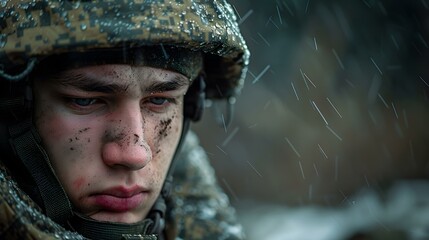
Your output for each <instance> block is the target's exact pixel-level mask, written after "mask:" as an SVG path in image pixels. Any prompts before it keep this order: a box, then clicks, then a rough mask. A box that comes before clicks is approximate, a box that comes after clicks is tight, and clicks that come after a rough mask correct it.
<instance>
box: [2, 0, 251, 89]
mask: <svg viewBox="0 0 429 240" xmlns="http://www.w3.org/2000/svg"><path fill="white" fill-rule="evenodd" d="M1 4H2V10H0V11H1V12H0V16H1V19H0V26H1V33H0V47H1V48H0V60H1V61H0V62H1V65H2V66H1V68H2V69H1V71H2V73H3V74H2V75H5V74H9V75H13V74H16V73H17V71H18V72H19V70H17V69H20V70H21V71H22V69H25V66H26V65H28V64H29V63H31V62H30V61H31V59H35V60H40V59H42V58H44V57H46V56H50V55H55V54H61V53H67V52H86V51H90V50H97V49H100V50H101V49H106V48H107V49H115V48H116V49H123V48H124V46H125V47H140V46H153V45H159V46H174V47H178V48H184V49H190V50H192V51H202V52H203V53H204V64H205V66H204V70H205V74H206V79H205V80H206V84H207V89H206V94H207V97H208V98H228V97H231V96H234V95H235V94H237V93H238V92H239V90H240V88H241V87H242V85H243V81H244V77H245V73H246V66H247V65H248V59H249V51H248V49H247V47H246V44H245V42H244V40H243V37H242V36H241V34H240V32H239V28H238V24H237V21H236V17H235V15H234V12H233V10H232V8H231V6H230V5H229V4H227V3H226V2H225V1H193V0H182V1H171V2H165V1H161V0H160V1H137V0H135V1H125V0H107V1H72V0H68V1H67V0H57V1H52V0H49V1H46V0H45V1H34V0H19V1H18V0H11V1H2V3H1ZM163 49H164V48H163ZM164 53H165V52H164ZM165 54H168V53H165Z"/></svg>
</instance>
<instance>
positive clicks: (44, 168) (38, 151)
mask: <svg viewBox="0 0 429 240" xmlns="http://www.w3.org/2000/svg"><path fill="white" fill-rule="evenodd" d="M9 132H10V135H11V138H10V143H11V145H12V147H13V148H14V149H15V152H16V154H17V156H18V157H19V158H20V159H21V161H22V162H23V163H24V165H25V167H26V168H27V170H28V172H29V173H30V174H31V176H32V177H33V179H34V181H35V182H36V185H37V187H38V188H39V192H40V195H41V197H42V199H43V203H44V205H45V206H44V207H45V211H46V214H47V215H48V217H50V218H51V219H52V220H54V221H55V222H57V223H59V224H61V225H63V226H66V223H67V220H68V219H69V218H70V217H71V216H72V208H71V205H70V202H69V200H68V198H67V195H66V193H65V191H64V189H63V188H62V187H61V184H60V182H59V181H58V178H57V177H56V175H55V174H54V171H53V169H52V166H51V165H50V163H49V160H48V156H47V154H46V152H45V151H44V150H43V149H42V147H41V146H40V142H41V140H40V136H39V135H38V133H37V132H36V131H35V129H34V128H33V125H32V121H31V119H27V120H25V121H23V122H21V123H19V124H17V125H14V126H11V127H10V128H9Z"/></svg>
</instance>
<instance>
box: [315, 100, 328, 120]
mask: <svg viewBox="0 0 429 240" xmlns="http://www.w3.org/2000/svg"><path fill="white" fill-rule="evenodd" d="M311 102H312V103H313V105H314V107H315V108H316V110H317V111H318V112H319V114H320V116H321V117H322V118H323V121H324V122H325V124H326V125H329V124H328V121H326V119H325V117H324V116H323V114H322V112H321V111H320V110H319V108H318V107H317V105H316V103H315V102H314V101H311Z"/></svg>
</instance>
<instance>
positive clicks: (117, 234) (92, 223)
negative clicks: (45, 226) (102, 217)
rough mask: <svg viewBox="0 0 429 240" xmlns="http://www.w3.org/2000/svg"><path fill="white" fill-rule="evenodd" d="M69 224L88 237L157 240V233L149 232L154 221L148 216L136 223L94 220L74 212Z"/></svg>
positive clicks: (114, 239) (116, 239) (107, 239)
mask: <svg viewBox="0 0 429 240" xmlns="http://www.w3.org/2000/svg"><path fill="white" fill-rule="evenodd" d="M70 225H71V227H72V229H73V230H75V231H77V232H79V233H80V234H81V235H82V236H84V237H86V238H89V239H103V240H110V239H112V240H119V239H124V240H134V239H136V240H137V239H138V240H159V238H158V237H157V234H153V233H151V229H152V228H153V226H154V225H155V223H154V221H153V220H152V219H150V218H146V219H144V220H143V221H141V222H138V223H132V224H129V223H127V224H125V223H113V222H102V221H96V220H94V219H91V218H88V217H86V216H84V215H81V214H78V213H75V215H74V216H73V218H72V219H71V220H70Z"/></svg>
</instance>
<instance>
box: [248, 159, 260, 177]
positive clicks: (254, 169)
mask: <svg viewBox="0 0 429 240" xmlns="http://www.w3.org/2000/svg"><path fill="white" fill-rule="evenodd" d="M247 163H248V164H249V166H250V167H251V168H252V169H253V171H255V172H256V174H258V175H259V177H262V175H261V173H259V172H258V170H257V169H256V168H255V167H254V166H253V165H252V164H251V163H250V162H249V161H247Z"/></svg>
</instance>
